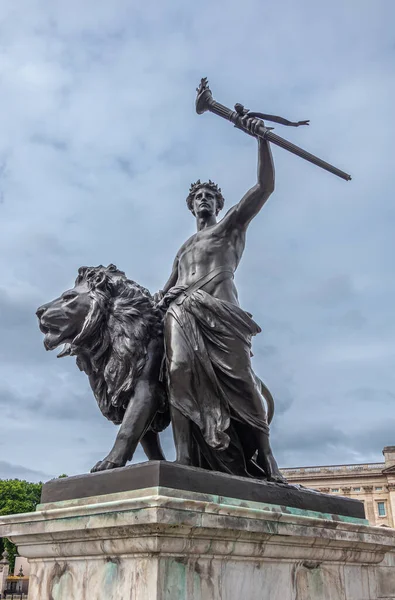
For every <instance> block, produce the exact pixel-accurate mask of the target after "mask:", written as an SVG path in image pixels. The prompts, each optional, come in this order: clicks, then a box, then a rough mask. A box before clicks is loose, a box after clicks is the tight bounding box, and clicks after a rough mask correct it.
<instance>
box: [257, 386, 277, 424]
mask: <svg viewBox="0 0 395 600" xmlns="http://www.w3.org/2000/svg"><path fill="white" fill-rule="evenodd" d="M255 379H256V382H257V384H258V387H259V389H260V391H261V394H262V396H263V397H264V398H265V400H266V404H267V422H268V424H269V425H270V423H271V422H272V419H273V416H274V398H273V396H272V394H271V392H270V390H269V388H267V387H266V385H265V384H264V383H263V381H262V380H261V379H260V378H259V377H258V375H255Z"/></svg>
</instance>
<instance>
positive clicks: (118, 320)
mask: <svg viewBox="0 0 395 600" xmlns="http://www.w3.org/2000/svg"><path fill="white" fill-rule="evenodd" d="M78 273H79V274H78V277H77V279H76V285H78V284H81V283H83V282H86V283H88V285H89V288H90V292H91V298H92V305H91V307H90V311H89V314H88V316H87V318H86V319H85V322H84V326H83V328H82V330H81V331H80V332H79V334H78V335H77V336H76V337H75V338H74V340H73V341H72V343H71V348H70V353H71V354H72V355H75V356H76V357H77V365H78V367H79V368H80V369H81V370H82V371H84V372H85V373H86V374H87V375H88V377H89V381H90V384H91V387H92V390H93V393H94V395H95V398H96V400H97V403H98V405H99V408H100V410H101V412H102V413H103V415H104V416H105V417H107V419H109V420H110V421H112V422H113V423H116V424H120V423H121V422H122V420H123V417H124V414H125V409H126V407H127V403H128V401H129V398H130V397H131V395H132V394H133V391H134V388H135V385H136V383H137V380H138V378H139V376H140V375H141V372H142V370H143V368H144V365H145V363H146V360H147V349H148V344H149V342H150V341H151V339H152V338H153V337H157V336H159V335H162V333H163V326H162V316H161V314H160V312H159V311H158V310H157V309H156V308H155V306H154V303H153V299H152V296H151V295H150V293H149V292H148V290H146V289H145V288H144V287H142V286H141V285H139V284H138V283H136V282H135V281H132V280H130V279H128V278H127V277H126V275H125V273H124V272H123V271H119V270H118V269H117V267H116V266H115V265H109V266H108V267H103V266H102V265H100V266H98V267H81V268H80V269H79V271H78Z"/></svg>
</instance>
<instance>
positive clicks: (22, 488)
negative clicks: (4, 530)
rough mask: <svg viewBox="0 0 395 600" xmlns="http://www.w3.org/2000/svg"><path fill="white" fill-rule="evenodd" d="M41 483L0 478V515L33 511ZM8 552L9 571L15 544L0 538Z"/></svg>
mask: <svg viewBox="0 0 395 600" xmlns="http://www.w3.org/2000/svg"><path fill="white" fill-rule="evenodd" d="M41 488H42V483H29V482H28V481H21V480H20V479H5V480H1V479H0V515H14V514H17V513H25V512H33V511H35V510H36V506H37V504H38V503H39V502H40V497H41ZM1 541H2V542H3V544H1V543H0V549H1V546H2V545H3V546H4V548H5V549H6V550H7V552H8V553H9V561H10V571H11V572H12V570H13V568H14V563H15V555H16V554H17V549H16V546H15V544H13V543H12V542H10V541H9V540H7V539H6V538H4V540H0V542H1Z"/></svg>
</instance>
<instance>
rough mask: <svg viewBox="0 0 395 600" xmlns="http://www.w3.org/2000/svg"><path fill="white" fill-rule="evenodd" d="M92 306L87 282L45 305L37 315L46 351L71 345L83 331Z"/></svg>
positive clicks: (39, 309) (77, 285)
mask: <svg viewBox="0 0 395 600" xmlns="http://www.w3.org/2000/svg"><path fill="white" fill-rule="evenodd" d="M91 305H92V297H91V294H90V287H89V285H88V283H87V282H86V281H82V282H81V283H78V284H76V285H75V286H74V287H73V288H72V289H70V290H67V291H66V292H64V293H63V294H62V295H61V296H59V298H56V299H55V300H52V302H48V304H43V305H42V306H40V308H38V309H37V312H36V315H37V317H38V320H39V324H40V329H41V331H42V332H43V333H44V335H45V337H44V346H45V349H46V350H54V349H55V348H57V347H58V346H59V345H60V344H67V343H71V342H72V341H73V339H74V338H75V337H76V336H77V335H78V334H79V333H80V331H81V330H82V328H83V326H84V323H85V319H86V317H87V315H88V313H89V310H90V308H91Z"/></svg>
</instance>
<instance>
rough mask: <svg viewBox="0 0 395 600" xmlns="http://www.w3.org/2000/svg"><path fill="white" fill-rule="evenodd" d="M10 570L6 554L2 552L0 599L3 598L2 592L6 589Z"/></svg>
mask: <svg viewBox="0 0 395 600" xmlns="http://www.w3.org/2000/svg"><path fill="white" fill-rule="evenodd" d="M9 570H10V563H9V562H8V552H7V550H4V552H3V558H2V560H0V594H1V598H3V597H4V590H5V589H6V587H7V577H8V572H9Z"/></svg>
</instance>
